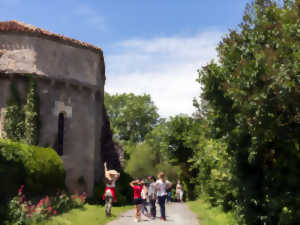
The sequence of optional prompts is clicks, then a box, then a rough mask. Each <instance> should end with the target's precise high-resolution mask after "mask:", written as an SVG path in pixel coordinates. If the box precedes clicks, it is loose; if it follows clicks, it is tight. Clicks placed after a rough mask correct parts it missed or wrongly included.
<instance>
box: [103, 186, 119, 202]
mask: <svg viewBox="0 0 300 225" xmlns="http://www.w3.org/2000/svg"><path fill="white" fill-rule="evenodd" d="M107 190H110V191H111V194H112V196H113V201H114V202H115V201H116V188H114V187H106V188H105V190H104V193H103V195H102V199H103V200H105V193H106V191H107Z"/></svg>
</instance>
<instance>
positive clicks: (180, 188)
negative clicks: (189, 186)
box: [176, 180, 184, 202]
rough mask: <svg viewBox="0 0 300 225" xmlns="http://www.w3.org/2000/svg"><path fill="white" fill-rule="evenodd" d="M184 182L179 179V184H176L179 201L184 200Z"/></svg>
mask: <svg viewBox="0 0 300 225" xmlns="http://www.w3.org/2000/svg"><path fill="white" fill-rule="evenodd" d="M183 193H184V192H183V184H182V183H181V181H180V180H178V181H177V185H176V197H177V201H179V202H183Z"/></svg>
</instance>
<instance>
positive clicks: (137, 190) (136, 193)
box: [130, 179, 144, 222]
mask: <svg viewBox="0 0 300 225" xmlns="http://www.w3.org/2000/svg"><path fill="white" fill-rule="evenodd" d="M130 186H131V187H132V188H133V203H134V205H135V221H136V222H140V221H141V209H142V196H141V193H142V190H143V187H144V182H143V181H142V180H140V179H136V180H133V181H131V182H130Z"/></svg>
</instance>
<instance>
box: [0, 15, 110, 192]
mask: <svg viewBox="0 0 300 225" xmlns="http://www.w3.org/2000/svg"><path fill="white" fill-rule="evenodd" d="M28 75H31V76H33V77H34V79H36V80H37V84H38V89H39V93H40V119H41V135H40V143H39V145H41V146H50V147H53V148H54V149H56V150H57V152H58V153H59V154H60V155H61V157H62V159H63V161H64V166H65V169H66V174H67V176H66V185H67V187H68V188H69V189H70V190H71V191H79V192H80V191H87V192H88V194H91V193H92V191H93V185H94V181H95V180H97V179H99V178H100V177H101V176H102V173H103V169H102V165H103V164H102V159H101V152H100V151H101V146H100V137H101V127H102V124H103V115H102V114H103V97H104V83H105V68H104V58H103V53H102V50H101V49H99V48H97V47H95V46H92V45H90V44H86V43H83V42H80V41H77V40H74V39H71V38H67V37H64V36H61V35H58V34H54V33H51V32H48V31H45V30H43V29H40V28H36V27H33V26H31V25H27V24H24V23H21V22H18V21H8V22H0V110H1V112H3V111H4V110H5V107H6V102H7V99H8V97H9V93H10V91H9V90H10V83H11V82H15V84H16V85H17V87H18V89H19V91H20V93H21V97H22V98H23V99H24V98H25V96H24V95H25V78H26V76H28ZM0 121H3V113H0ZM2 126H3V124H2V125H1V122H0V133H3V132H1V130H2V129H3V128H2Z"/></svg>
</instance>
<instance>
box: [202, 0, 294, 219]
mask: <svg viewBox="0 0 300 225" xmlns="http://www.w3.org/2000/svg"><path fill="white" fill-rule="evenodd" d="M217 50H218V53H219V63H218V64H217V63H214V62H211V63H210V64H209V65H207V66H205V67H203V69H202V71H200V73H199V80H198V81H199V82H200V83H201V87H202V98H203V99H204V100H205V101H206V102H207V103H208V105H207V109H208V110H207V117H208V118H210V119H211V120H210V123H211V124H212V126H213V127H214V132H213V133H214V135H215V137H223V138H224V139H225V140H226V144H227V146H228V147H227V151H228V153H229V154H230V156H232V157H233V158H234V161H235V162H236V165H235V170H234V177H233V178H234V179H235V184H236V185H237V186H236V187H237V188H238V192H237V199H238V205H237V208H238V209H239V212H240V213H241V214H242V216H243V217H244V218H245V221H246V223H247V224H249V225H260V224H261V225H262V224H266V225H274V224H297V223H299V220H300V211H299V208H300V200H299V199H300V189H299V182H298V180H299V176H300V167H299V165H300V147H299V146H300V135H299V134H300V101H299V99H300V75H299V74H300V66H299V65H300V64H299V61H300V54H299V52H300V2H299V1H298V0H296V1H284V2H283V4H279V3H278V1H272V0H257V1H255V2H254V3H253V4H252V5H248V7H247V8H246V12H245V15H244V18H243V22H242V23H241V24H240V28H239V29H238V30H233V31H231V32H230V33H229V34H228V35H227V36H226V37H225V38H224V39H223V40H222V41H221V43H220V44H219V46H218V48H217Z"/></svg>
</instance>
